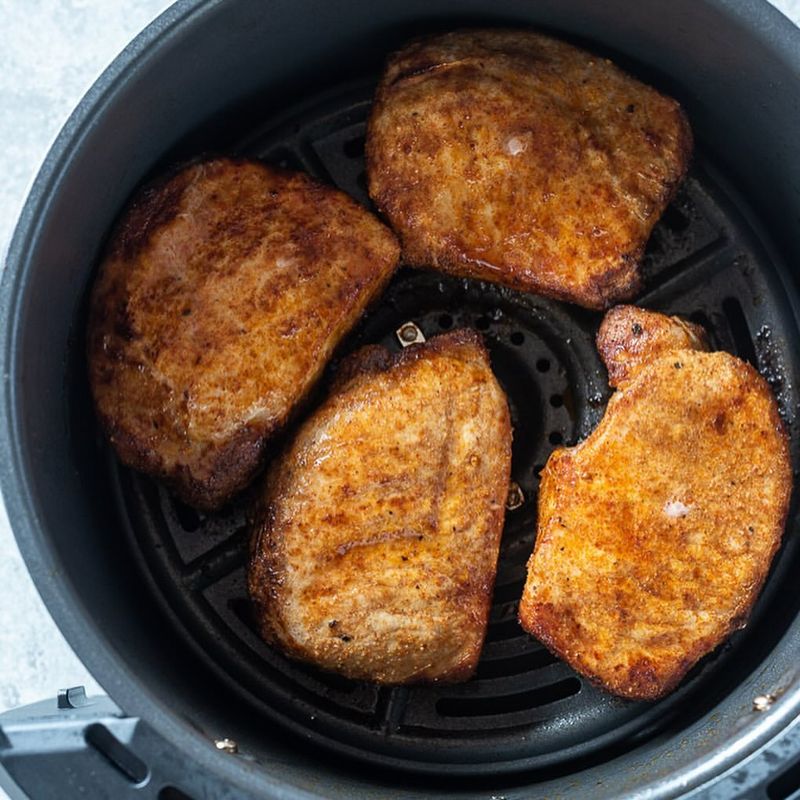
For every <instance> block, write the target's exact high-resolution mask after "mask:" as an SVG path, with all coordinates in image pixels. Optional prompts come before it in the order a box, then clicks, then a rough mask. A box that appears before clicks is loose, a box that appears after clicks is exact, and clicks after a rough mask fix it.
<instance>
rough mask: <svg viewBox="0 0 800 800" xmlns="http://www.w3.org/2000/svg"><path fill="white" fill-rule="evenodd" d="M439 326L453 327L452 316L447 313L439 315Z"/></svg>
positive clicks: (443, 327) (444, 327)
mask: <svg viewBox="0 0 800 800" xmlns="http://www.w3.org/2000/svg"><path fill="white" fill-rule="evenodd" d="M439 327H440V328H442V329H443V330H447V329H448V328H452V327H453V318H452V317H451V316H450V315H449V314H442V315H441V316H440V317H439Z"/></svg>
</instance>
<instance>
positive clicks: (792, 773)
mask: <svg viewBox="0 0 800 800" xmlns="http://www.w3.org/2000/svg"><path fill="white" fill-rule="evenodd" d="M798 789H800V761H798V762H797V763H796V764H793V765H792V766H791V767H789V769H787V770H786V771H785V772H782V773H781V774H780V775H778V777H777V778H775V779H774V780H773V781H770V783H769V785H768V786H767V797H768V798H769V800H787V798H789V797H791V796H792V795H793V794H794V793H795V792H796V791H797V790H798Z"/></svg>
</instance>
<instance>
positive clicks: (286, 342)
mask: <svg viewBox="0 0 800 800" xmlns="http://www.w3.org/2000/svg"><path fill="white" fill-rule="evenodd" d="M398 255H399V248H398V245H397V242H396V240H395V238H394V236H393V235H392V233H391V232H390V231H389V230H388V229H387V228H385V227H384V226H383V225H382V224H381V223H380V222H378V220H376V219H375V218H374V217H373V216H372V215H370V214H369V213H368V212H367V211H365V210H364V209H363V208H361V207H360V206H358V205H357V204H356V203H355V202H354V201H353V200H351V199H350V198H349V197H347V196H346V195H344V194H343V193H341V192H339V191H337V190H335V189H332V188H329V187H326V186H323V185H321V184H319V183H317V182H315V181H314V180H312V179H311V178H309V177H308V176H306V175H301V174H299V173H290V172H286V171H283V170H277V169H273V168H271V167H268V166H266V165H265V164H262V163H260V162H257V161H245V160H232V159H227V158H220V159H214V160H211V161H205V162H201V163H196V164H194V165H192V166H189V167H186V168H184V169H182V170H180V171H178V172H177V173H175V174H174V175H172V176H171V177H169V178H167V179H165V180H162V181H161V182H160V183H158V184H156V185H154V186H152V187H150V188H148V189H145V190H144V191H142V192H140V193H139V195H138V196H137V197H136V198H135V199H134V201H133V203H132V204H131V206H130V207H129V208H128V209H127V211H126V212H125V214H124V215H123V217H122V220H121V222H120V224H119V226H118V227H117V230H116V231H115V233H114V235H113V237H112V239H111V242H110V245H109V247H108V250H107V253H106V255H105V257H104V260H103V263H102V264H101V266H100V272H99V274H98V277H97V280H96V283H95V285H94V287H93V291H92V296H91V308H90V317H89V330H88V358H89V376H90V381H91V387H92V393H93V395H94V400H95V405H96V408H97V412H98V415H99V418H100V420H101V422H102V424H103V427H104V428H105V431H106V433H107V434H108V437H109V439H110V440H111V443H112V444H113V445H114V448H115V450H116V452H117V454H118V456H119V457H120V459H121V460H122V461H123V462H124V463H125V464H128V465H129V466H132V467H134V468H135V469H138V470H141V471H143V472H147V473H150V474H151V475H154V476H155V477H158V478H161V479H163V480H164V481H166V482H167V483H168V485H169V486H170V487H171V488H172V490H173V491H174V492H175V493H176V494H177V495H178V496H179V497H180V498H181V499H183V500H184V501H185V502H187V503H189V504H190V505H193V506H196V507H198V508H203V509H213V508H216V507H218V506H220V505H222V504H223V503H224V502H226V501H227V500H228V499H229V498H230V497H231V496H232V495H233V494H234V493H236V492H237V491H239V490H240V489H242V488H244V486H246V485H247V483H249V481H250V480H251V479H252V478H253V476H254V474H255V473H256V472H257V470H258V468H259V466H260V464H261V462H262V459H263V455H264V450H265V446H266V444H267V442H268V441H269V439H270V437H271V436H273V435H274V434H275V433H276V432H277V431H278V430H280V429H281V428H282V427H283V425H284V424H285V422H286V420H287V418H288V417H289V415H290V413H291V412H292V410H293V409H294V408H295V407H296V406H297V404H298V403H299V402H300V401H301V400H302V399H303V398H304V397H305V395H306V394H307V393H308V391H309V390H310V388H311V387H312V386H313V384H314V383H315V381H316V380H317V378H318V376H319V374H320V372H321V370H322V368H323V367H324V365H325V363H326V362H327V360H328V359H329V357H330V355H331V353H332V351H333V349H334V348H335V346H336V345H337V343H338V342H339V341H340V340H341V338H342V337H343V336H344V335H345V333H347V331H348V330H349V329H350V328H351V327H352V326H353V324H354V323H355V322H356V321H357V319H358V318H359V316H360V315H361V313H362V311H363V310H364V308H365V306H366V305H367V304H368V303H369V302H370V301H371V300H372V299H373V298H374V297H375V296H376V295H377V294H378V293H379V292H380V290H381V289H382V288H383V286H384V285H385V284H386V283H387V281H388V280H389V278H390V277H391V275H392V273H393V271H394V269H395V267H396V265H397V262H398Z"/></svg>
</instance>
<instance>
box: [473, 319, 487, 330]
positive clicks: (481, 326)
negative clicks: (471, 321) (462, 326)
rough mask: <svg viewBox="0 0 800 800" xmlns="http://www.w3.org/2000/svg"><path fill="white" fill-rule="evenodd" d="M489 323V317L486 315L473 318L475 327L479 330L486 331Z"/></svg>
mask: <svg viewBox="0 0 800 800" xmlns="http://www.w3.org/2000/svg"><path fill="white" fill-rule="evenodd" d="M489 324H490V322H489V317H486V316H483V317H478V319H476V320H475V327H476V328H477V329H478V330H479V331H488V330H489Z"/></svg>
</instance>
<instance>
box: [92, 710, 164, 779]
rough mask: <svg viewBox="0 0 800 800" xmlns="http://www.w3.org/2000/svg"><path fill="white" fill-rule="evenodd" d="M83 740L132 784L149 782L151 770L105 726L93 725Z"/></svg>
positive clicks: (96, 723) (97, 723)
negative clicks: (148, 777)
mask: <svg viewBox="0 0 800 800" xmlns="http://www.w3.org/2000/svg"><path fill="white" fill-rule="evenodd" d="M83 738H84V739H85V740H86V743H87V744H88V745H91V746H92V747H93V748H94V749H95V750H97V752H98V753H100V755H101V756H103V757H104V758H105V759H106V760H107V761H108V762H109V763H110V764H111V765H112V766H113V767H115V768H116V769H117V770H119V771H120V772H121V773H122V774H123V775H124V776H125V777H126V778H127V779H128V780H129V781H130V782H131V783H142V782H143V781H145V780H147V776H148V775H149V774H150V770H149V769H148V768H147V765H146V764H145V763H144V761H142V760H141V759H140V758H139V757H138V756H137V755H135V754H134V753H132V752H131V751H130V750H128V748H127V747H126V746H125V745H124V744H122V742H121V741H120V740H119V739H117V737H116V736H114V734H113V733H111V731H110V730H109V729H108V728H106V726H105V725H101V724H100V723H99V722H95V723H92V724H91V725H89V727H88V728H86V730H85V731H84V733H83Z"/></svg>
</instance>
